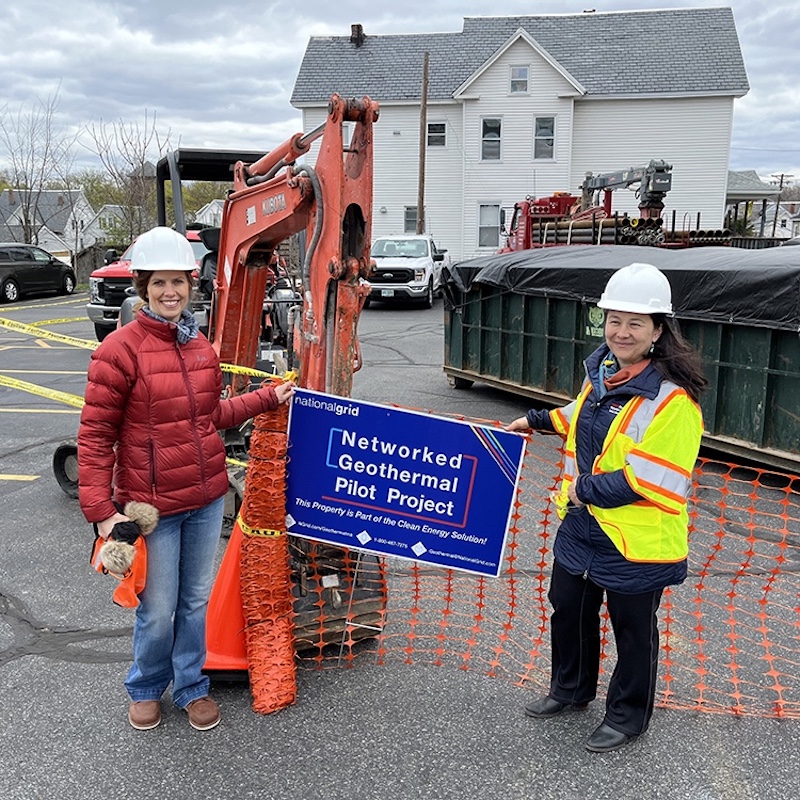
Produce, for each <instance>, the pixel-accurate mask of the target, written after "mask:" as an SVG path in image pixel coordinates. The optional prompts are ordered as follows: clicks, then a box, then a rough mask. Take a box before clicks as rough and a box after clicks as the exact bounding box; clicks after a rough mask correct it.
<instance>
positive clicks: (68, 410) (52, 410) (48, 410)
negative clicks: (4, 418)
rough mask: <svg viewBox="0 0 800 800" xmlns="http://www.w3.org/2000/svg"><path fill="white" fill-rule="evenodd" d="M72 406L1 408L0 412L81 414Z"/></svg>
mask: <svg viewBox="0 0 800 800" xmlns="http://www.w3.org/2000/svg"><path fill="white" fill-rule="evenodd" d="M80 413H81V412H80V409H77V408H75V409H72V408H0V414H80Z"/></svg>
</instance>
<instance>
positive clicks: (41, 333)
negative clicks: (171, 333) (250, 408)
mask: <svg viewBox="0 0 800 800" xmlns="http://www.w3.org/2000/svg"><path fill="white" fill-rule="evenodd" d="M71 321H73V320H68V319H66V318H65V319H62V320H46V321H43V322H37V323H34V324H31V325H26V324H25V323H24V322H16V321H15V320H13V319H5V318H4V317H0V326H2V327H4V328H8V329H9V330H11V331H17V332H19V333H26V334H28V335H30V336H35V337H36V338H37V339H50V340H51V341H54V342H61V343H62V344H69V345H72V346H73V347H80V348H81V349H83V350H96V349H97V348H98V347H99V346H100V342H93V341H89V340H88V339H78V338H77V337H75V336H65V335H64V334H62V333H55V331H48V330H45V329H43V328H41V327H39V326H41V325H52V324H55V323H57V322H71ZM220 369H221V370H222V371H223V372H228V373H231V374H233V375H247V376H249V377H252V378H272V379H274V380H291V381H294V380H297V372H296V371H295V370H292V371H290V372H287V373H286V374H285V375H283V376H280V375H276V374H274V373H272V372H264V371H263V370H260V369H251V368H250V367H241V366H239V365H237V364H220Z"/></svg>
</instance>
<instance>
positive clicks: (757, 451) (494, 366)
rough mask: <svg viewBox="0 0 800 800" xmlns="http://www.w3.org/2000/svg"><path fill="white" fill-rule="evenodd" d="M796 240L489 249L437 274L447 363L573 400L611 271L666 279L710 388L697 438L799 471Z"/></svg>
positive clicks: (453, 376)
mask: <svg viewBox="0 0 800 800" xmlns="http://www.w3.org/2000/svg"><path fill="white" fill-rule="evenodd" d="M798 251H800V248H790V247H786V248H780V247H778V248H771V249H768V250H739V249H736V248H727V247H709V248H696V249H694V248H693V249H683V250H661V249H658V248H644V247H630V246H616V245H608V246H602V247H596V246H594V247H593V246H579V245H575V246H564V247H551V248H542V249H538V250H528V251H525V252H522V253H519V252H518V253H506V254H502V255H493V256H485V257H482V258H476V259H472V260H470V261H464V262H461V263H459V264H455V265H453V266H451V267H450V268H449V269H448V270H447V271H446V272H445V274H444V289H445V363H444V370H445V372H446V373H447V375H448V379H449V381H450V383H451V385H453V386H454V387H456V388H467V387H469V386H470V385H471V384H472V383H473V382H475V381H481V382H484V383H487V384H490V385H493V386H496V387H499V388H501V389H505V390H508V391H511V392H515V393H518V394H521V395H524V396H527V397H531V398H534V399H536V400H538V401H543V402H546V403H551V404H553V405H560V404H563V403H564V402H565V401H567V400H568V399H571V398H572V397H574V396H575V395H576V394H577V393H578V390H579V389H580V386H581V383H582V381H583V377H584V368H583V360H584V359H585V358H586V356H588V355H589V353H591V352H592V351H593V350H594V349H595V348H596V347H597V346H598V345H599V344H601V343H602V341H603V312H602V311H601V310H600V309H598V308H597V306H596V302H597V300H598V299H599V297H600V294H601V292H602V290H603V287H604V286H605V284H606V281H607V280H608V278H609V277H610V276H611V274H612V273H613V272H614V270H615V269H618V268H620V267H624V266H626V265H627V264H631V263H633V262H634V261H645V262H647V263H651V264H654V265H655V266H657V267H658V268H659V269H661V270H662V271H663V272H664V273H665V274H666V275H667V278H668V279H669V282H670V285H671V286H672V293H673V307H674V309H675V317H676V319H677V320H678V322H679V325H680V329H681V331H682V332H683V334H684V336H685V337H686V338H687V339H688V340H689V341H690V342H691V343H692V344H693V345H694V346H695V347H696V348H697V349H698V350H699V352H700V354H701V357H702V361H703V368H704V372H705V375H706V377H707V378H708V381H709V389H708V392H707V393H706V394H705V396H704V397H703V400H702V408H703V415H704V421H705V429H706V433H705V436H704V445H705V446H706V447H707V448H709V449H712V450H715V451H718V452H721V453H725V454H727V455H729V456H734V457H736V458H739V459H746V460H748V461H755V462H757V463H760V464H763V465H765V466H769V467H777V468H779V469H783V470H788V471H790V472H792V473H797V472H798V471H800V252H798Z"/></svg>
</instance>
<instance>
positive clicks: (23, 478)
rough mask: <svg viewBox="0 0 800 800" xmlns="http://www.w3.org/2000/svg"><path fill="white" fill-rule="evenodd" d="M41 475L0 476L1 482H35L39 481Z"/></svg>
mask: <svg viewBox="0 0 800 800" xmlns="http://www.w3.org/2000/svg"><path fill="white" fill-rule="evenodd" d="M39 477H40V476H39V475H2V474H0V481H35V480H38V479H39Z"/></svg>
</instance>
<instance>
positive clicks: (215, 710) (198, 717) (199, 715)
mask: <svg viewBox="0 0 800 800" xmlns="http://www.w3.org/2000/svg"><path fill="white" fill-rule="evenodd" d="M186 713H187V714H188V715H189V724H190V725H191V726H192V727H193V728H194V729H195V730H197V731H209V730H211V728H215V727H216V726H217V725H219V721H220V718H221V717H220V713H219V706H218V705H217V704H216V703H215V702H214V701H213V700H212V699H211V698H210V697H201V698H199V699H197V700H192V702H191V703H189V705H188V706H186Z"/></svg>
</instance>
